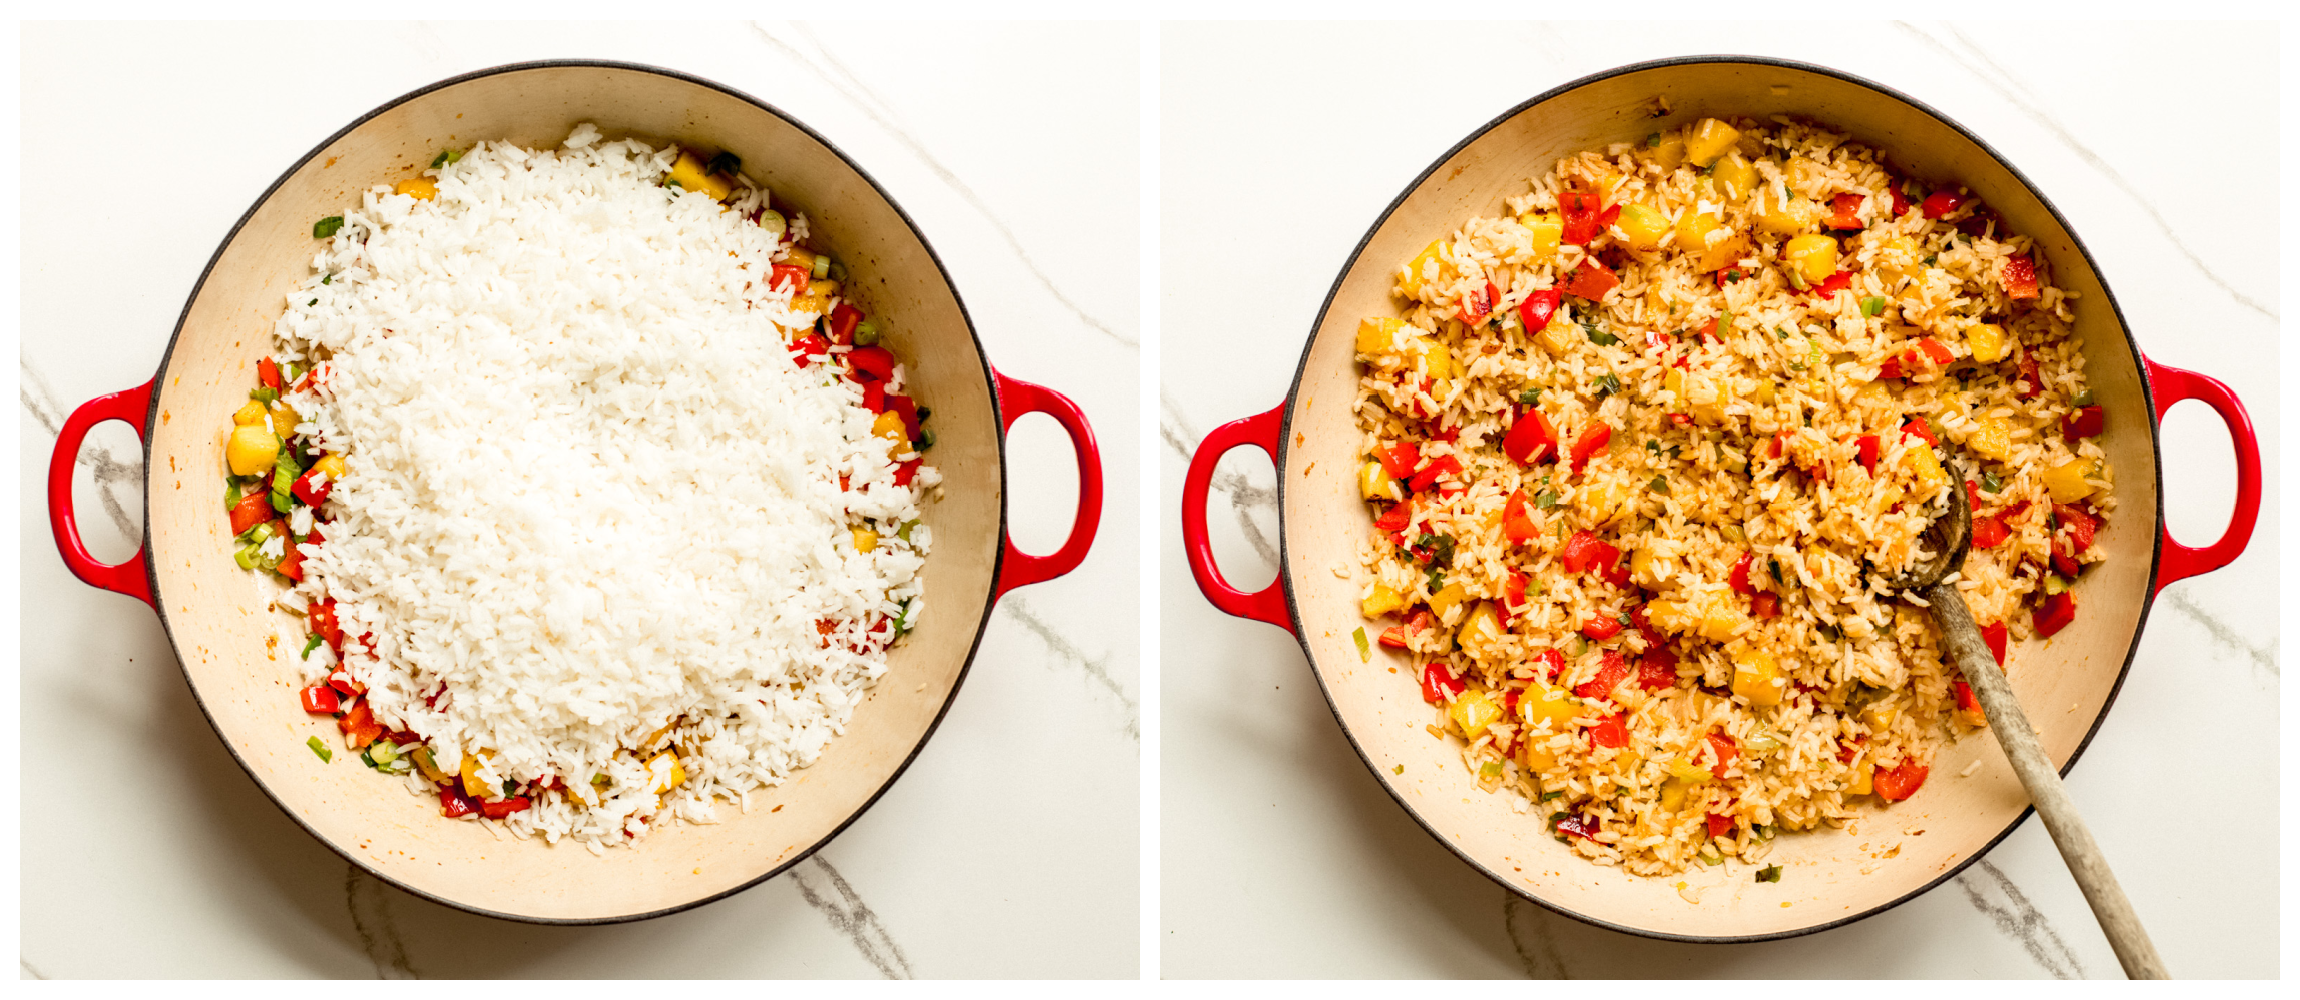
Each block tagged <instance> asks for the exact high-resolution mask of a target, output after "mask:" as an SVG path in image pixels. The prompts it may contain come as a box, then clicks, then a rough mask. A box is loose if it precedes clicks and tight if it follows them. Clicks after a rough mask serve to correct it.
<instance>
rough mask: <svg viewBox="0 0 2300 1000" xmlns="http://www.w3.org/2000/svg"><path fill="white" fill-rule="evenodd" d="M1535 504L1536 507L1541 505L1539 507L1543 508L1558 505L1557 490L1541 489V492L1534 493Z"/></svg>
mask: <svg viewBox="0 0 2300 1000" xmlns="http://www.w3.org/2000/svg"><path fill="white" fill-rule="evenodd" d="M1533 505H1534V506H1536V507H1539V508H1541V509H1543V510H1548V509H1550V508H1551V507H1555V506H1557V494H1556V492H1554V491H1551V490H1543V491H1541V492H1539V493H1536V494H1534V495H1533Z"/></svg>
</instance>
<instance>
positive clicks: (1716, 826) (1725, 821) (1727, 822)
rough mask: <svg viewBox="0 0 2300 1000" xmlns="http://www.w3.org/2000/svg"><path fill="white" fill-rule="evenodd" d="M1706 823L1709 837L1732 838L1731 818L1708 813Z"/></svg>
mask: <svg viewBox="0 0 2300 1000" xmlns="http://www.w3.org/2000/svg"><path fill="white" fill-rule="evenodd" d="M1720 777H1722V775H1720ZM1707 822H1708V824H1709V836H1711V837H1719V838H1722V837H1729V836H1732V834H1733V817H1731V816H1719V815H1717V814H1716V813H1710V814H1709V817H1708V819H1707Z"/></svg>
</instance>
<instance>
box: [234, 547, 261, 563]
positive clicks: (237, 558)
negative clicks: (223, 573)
mask: <svg viewBox="0 0 2300 1000" xmlns="http://www.w3.org/2000/svg"><path fill="white" fill-rule="evenodd" d="M232 561H233V562H235V563H238V564H239V565H240V568H241V569H254V568H256V547H255V545H254V544H252V543H251V544H248V545H243V546H240V550H239V551H238V552H234V553H232Z"/></svg>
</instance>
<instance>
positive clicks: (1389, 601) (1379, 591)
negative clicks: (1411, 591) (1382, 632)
mask: <svg viewBox="0 0 2300 1000" xmlns="http://www.w3.org/2000/svg"><path fill="white" fill-rule="evenodd" d="M1405 606H1406V598H1405V595H1403V594H1400V593H1398V592H1397V590H1396V589H1395V588H1393V587H1390V586H1388V585H1387V584H1380V583H1377V584H1374V592H1373V593H1371V594H1368V595H1366V599H1365V600H1363V601H1360V602H1358V610H1359V612H1361V613H1363V614H1364V615H1365V616H1366V617H1368V618H1380V617H1381V616H1383V615H1386V614H1390V613H1391V612H1394V611H1400V610H1403V609H1404V608H1405Z"/></svg>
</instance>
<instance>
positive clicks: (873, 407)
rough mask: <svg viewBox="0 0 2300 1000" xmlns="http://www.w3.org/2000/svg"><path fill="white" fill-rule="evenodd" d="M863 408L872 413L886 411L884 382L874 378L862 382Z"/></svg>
mask: <svg viewBox="0 0 2300 1000" xmlns="http://www.w3.org/2000/svg"><path fill="white" fill-rule="evenodd" d="M862 390H863V409H866V410H869V411H871V412H872V413H885V412H886V383H884V382H879V381H876V380H873V381H869V382H865V383H863V384H862Z"/></svg>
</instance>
